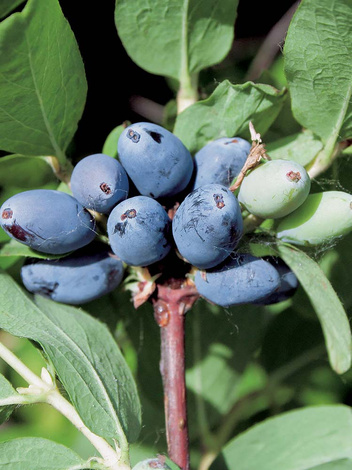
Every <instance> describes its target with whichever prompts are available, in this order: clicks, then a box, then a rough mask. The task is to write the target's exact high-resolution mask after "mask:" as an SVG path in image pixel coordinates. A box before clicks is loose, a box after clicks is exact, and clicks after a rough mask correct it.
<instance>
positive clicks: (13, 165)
mask: <svg viewBox="0 0 352 470" xmlns="http://www.w3.org/2000/svg"><path fill="white" fill-rule="evenodd" d="M57 182H58V179H57V178H56V176H55V175H54V173H53V170H52V168H51V166H50V165H49V163H48V162H47V161H46V160H45V158H43V157H29V156H25V155H6V156H5V157H2V158H0V186H1V187H2V188H8V187H10V186H11V187H14V188H21V190H23V191H24V190H26V189H37V188H42V187H43V186H45V185H48V184H52V185H53V187H54V186H57Z"/></svg>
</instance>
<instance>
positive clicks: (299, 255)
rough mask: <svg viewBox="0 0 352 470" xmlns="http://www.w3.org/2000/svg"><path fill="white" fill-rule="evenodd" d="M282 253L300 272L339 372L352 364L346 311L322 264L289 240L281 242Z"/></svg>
mask: <svg viewBox="0 0 352 470" xmlns="http://www.w3.org/2000/svg"><path fill="white" fill-rule="evenodd" d="M277 249H278V253H279V256H281V257H282V259H283V260H284V261H285V262H286V264H287V265H288V266H289V267H290V268H291V269H292V271H293V272H294V273H295V274H296V276H297V278H298V280H299V282H300V284H301V286H302V287H303V289H304V290H305V292H306V294H307V296H308V297H309V299H310V301H311V303H312V306H313V308H314V310H315V312H316V314H317V316H318V318H319V321H320V324H321V327H322V330H323V333H324V337H325V342H326V348H327V351H328V355H329V359H330V364H331V367H332V368H333V369H334V370H335V371H336V372H337V373H339V374H342V373H344V372H346V371H347V370H348V369H349V368H350V366H351V329H350V325H349V321H348V318H347V315H346V312H345V310H344V308H343V306H342V304H341V302H340V299H339V298H338V296H337V294H336V292H335V290H334V289H333V287H332V285H331V283H330V281H329V280H328V278H327V277H326V276H325V274H324V272H323V271H322V269H321V268H320V266H319V265H318V264H317V263H316V262H315V261H314V260H313V259H312V258H310V257H309V256H308V255H307V254H306V253H304V252H303V251H301V250H299V249H298V248H296V247H293V246H290V245H288V244H278V245H277Z"/></svg>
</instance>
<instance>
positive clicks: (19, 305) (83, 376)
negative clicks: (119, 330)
mask: <svg viewBox="0 0 352 470" xmlns="http://www.w3.org/2000/svg"><path fill="white" fill-rule="evenodd" d="M36 300H37V305H36V304H35V303H33V302H32V300H31V299H30V298H29V297H28V296H27V295H26V294H25V293H24V292H23V291H22V290H21V289H20V287H19V286H18V285H17V284H16V283H15V282H14V280H13V279H12V278H11V277H10V276H8V275H7V274H5V273H1V272H0V304H1V306H0V328H3V329H4V330H5V331H8V332H9V333H11V334H13V335H15V336H20V337H25V338H30V339H32V340H34V341H36V342H38V343H40V344H41V345H42V347H43V349H44V351H45V353H46V354H47V355H48V356H49V358H50V360H51V361H52V363H53V365H54V367H55V370H56V371H57V374H58V376H59V378H60V380H61V382H62V384H63V385H64V387H65V388H66V390H67V392H68V394H69V396H70V399H71V401H72V403H73V404H74V406H75V407H76V409H77V411H78V413H79V414H80V416H81V418H82V420H83V421H84V423H85V424H86V426H87V427H88V428H90V429H91V430H92V431H93V432H95V433H96V434H98V435H100V436H102V437H105V438H113V439H117V440H118V441H121V440H123V438H124V435H126V437H127V439H128V440H129V441H133V440H135V439H136V438H137V436H138V434H139V430H140V404H139V399H138V394H137V390H136V386H135V383H134V380H133V377H132V374H131V371H130V369H129V368H128V366H127V364H126V362H125V360H124V358H123V356H122V354H121V352H120V350H119V348H118V346H117V344H116V341H115V340H114V338H113V336H112V335H111V333H110V332H109V330H108V328H107V327H106V326H105V325H104V324H103V323H101V322H100V321H98V320H96V319H95V318H93V317H91V316H90V315H88V314H87V313H85V312H84V311H82V310H80V309H78V308H73V307H71V306H67V305H63V304H59V303H55V302H53V301H51V300H48V299H45V298H42V297H39V296H38V297H37V299H36Z"/></svg>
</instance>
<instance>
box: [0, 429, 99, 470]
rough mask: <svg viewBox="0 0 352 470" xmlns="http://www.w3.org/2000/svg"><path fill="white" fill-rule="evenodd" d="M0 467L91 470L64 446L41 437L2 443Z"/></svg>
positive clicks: (88, 465)
mask: <svg viewBox="0 0 352 470" xmlns="http://www.w3.org/2000/svg"><path fill="white" fill-rule="evenodd" d="M0 467H3V468H8V469H9V470H78V469H82V470H83V469H87V468H90V464H89V463H88V462H85V461H84V460H82V459H81V458H80V457H79V456H78V455H77V454H76V453H75V452H73V451H72V450H71V449H68V448H67V447H65V446H63V445H62V444H58V443H56V442H52V441H49V440H48V439H42V438H39V437H20V438H16V439H12V440H11V441H7V442H1V443H0Z"/></svg>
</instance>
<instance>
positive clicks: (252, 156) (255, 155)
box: [229, 122, 270, 191]
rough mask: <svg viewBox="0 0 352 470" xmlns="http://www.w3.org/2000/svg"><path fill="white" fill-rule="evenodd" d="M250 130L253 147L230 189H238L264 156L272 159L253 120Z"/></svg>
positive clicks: (266, 158)
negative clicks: (248, 172)
mask: <svg viewBox="0 0 352 470" xmlns="http://www.w3.org/2000/svg"><path fill="white" fill-rule="evenodd" d="M249 131H250V134H251V139H252V147H251V149H250V152H249V154H248V157H247V160H246V161H245V163H244V165H243V167H242V169H241V171H240V172H239V174H238V176H237V179H236V181H235V183H234V184H232V185H231V186H230V188H229V189H230V191H236V189H238V188H239V187H240V186H241V183H242V181H243V179H244V177H245V176H246V173H247V171H249V170H253V169H254V168H255V167H256V166H258V165H259V163H260V161H261V160H262V159H263V158H264V159H265V160H270V157H269V155H268V154H267V153H266V150H265V145H264V143H263V141H262V138H261V136H260V134H259V133H258V132H257V131H256V130H255V129H254V126H253V123H252V122H250V123H249Z"/></svg>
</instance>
